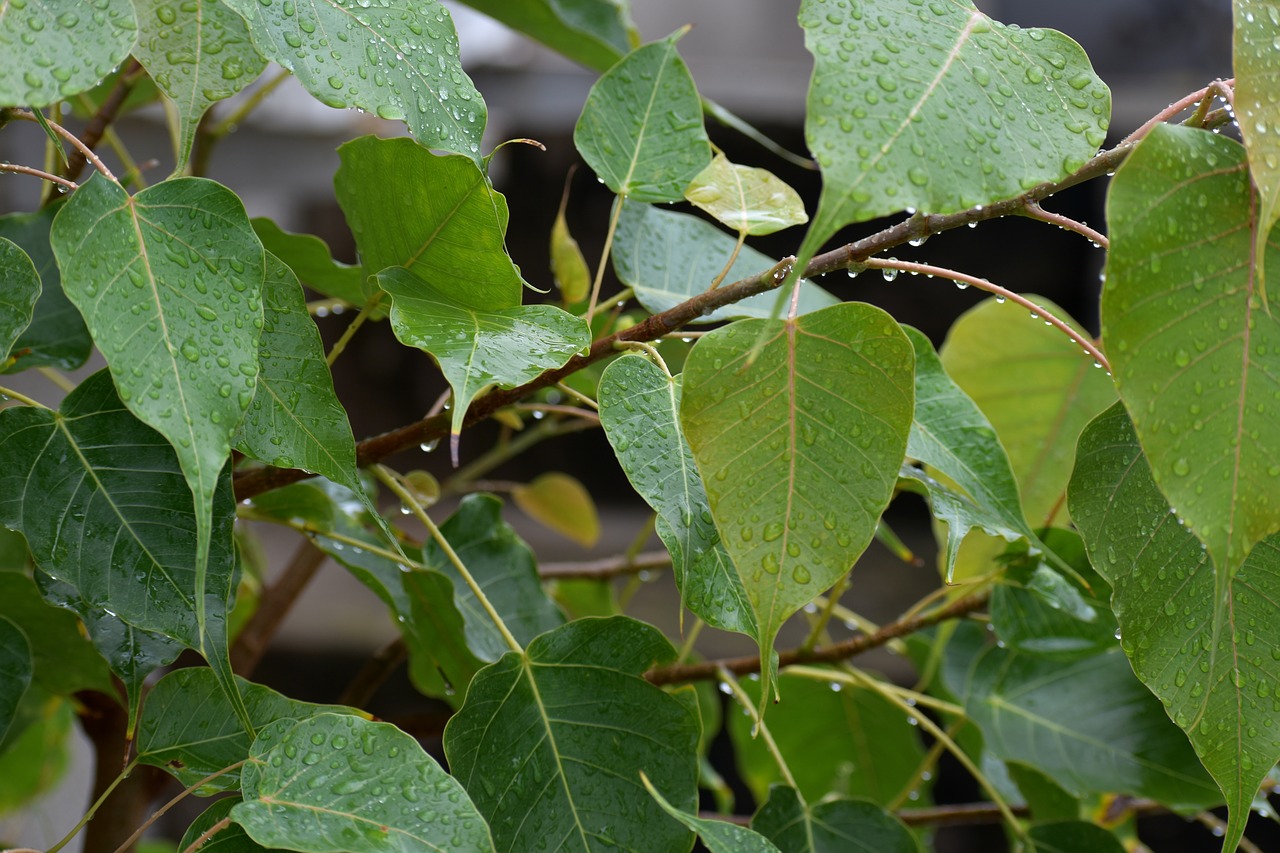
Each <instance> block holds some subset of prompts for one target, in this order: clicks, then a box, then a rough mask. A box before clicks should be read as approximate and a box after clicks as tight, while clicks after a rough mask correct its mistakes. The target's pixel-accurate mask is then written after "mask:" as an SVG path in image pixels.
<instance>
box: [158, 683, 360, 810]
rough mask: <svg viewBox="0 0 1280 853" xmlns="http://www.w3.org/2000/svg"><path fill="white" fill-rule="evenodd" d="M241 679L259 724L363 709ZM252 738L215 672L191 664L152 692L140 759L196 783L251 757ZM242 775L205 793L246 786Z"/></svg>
mask: <svg viewBox="0 0 1280 853" xmlns="http://www.w3.org/2000/svg"><path fill="white" fill-rule="evenodd" d="M236 681H237V682H238V684H239V686H240V695H241V696H242V697H243V699H244V703H245V707H246V708H248V709H249V717H250V719H251V720H252V721H253V724H254V727H255V728H259V729H261V728H263V727H265V726H268V725H270V724H272V723H274V722H277V721H279V720H294V721H296V720H303V719H307V718H308V717H313V716H315V715H316V714H321V713H325V712H330V711H332V712H335V713H343V714H354V713H357V712H356V711H353V710H352V709H350V708H344V707H342V706H340V705H313V704H312V703H310V702H299V701H297V700H296V699H289V698H288V697H286V696H282V695H281V694H279V693H277V692H276V691H274V690H272V689H270V688H269V687H263V686H262V685H261V684H254V683H252V682H249V681H245V680H244V679H243V678H237V679H236ZM252 740H253V738H252V737H251V736H250V735H249V734H248V733H246V732H245V730H244V727H243V726H241V725H240V721H239V720H238V719H236V715H235V713H234V711H233V710H232V708H231V705H230V703H228V701H227V699H226V697H225V696H224V695H223V693H222V690H221V688H220V687H219V684H218V681H217V679H216V678H215V677H214V676H213V674H212V673H211V672H210V671H209V670H208V669H205V668H204V667H186V668H184V669H177V670H174V671H173V672H171V673H169V674H168V675H166V676H165V677H164V678H162V679H160V680H159V681H158V682H156V685H155V687H153V688H152V689H151V691H150V692H149V693H148V694H147V701H146V704H145V705H144V706H143V708H142V716H141V718H140V719H139V721H138V761H139V763H141V764H149V765H151V766H153V767H161V768H164V769H165V770H167V771H168V772H169V773H171V774H172V775H173V776H174V777H175V778H177V780H178V781H179V782H181V783H182V784H183V785H194V784H195V783H196V782H199V781H200V780H201V779H204V778H205V777H206V776H208V775H210V774H211V773H214V772H215V771H218V770H222V769H223V768H225V767H229V766H230V765H232V764H235V763H236V762H237V761H242V760H244V759H245V758H247V757H248V756H249V749H250V743H251V742H252ZM240 779H241V771H238V770H232V771H229V772H227V773H224V774H222V775H221V776H218V777H216V778H214V779H210V780H209V782H208V783H207V784H205V785H204V786H203V787H202V788H201V789H200V791H199V793H201V794H205V795H208V794H212V793H215V792H218V791H234V790H236V789H237V788H239V787H240Z"/></svg>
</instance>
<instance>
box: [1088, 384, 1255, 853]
mask: <svg viewBox="0 0 1280 853" xmlns="http://www.w3.org/2000/svg"><path fill="white" fill-rule="evenodd" d="M1070 501H1071V511H1072V515H1073V516H1074V517H1075V519H1076V524H1077V525H1078V526H1079V527H1080V532H1081V534H1082V536H1083V537H1084V541H1085V544H1086V545H1087V546H1088V549H1089V555H1090V557H1092V559H1093V564H1094V565H1095V566H1096V567H1097V569H1098V571H1099V573H1101V574H1102V575H1103V576H1104V577H1105V578H1106V579H1107V581H1108V582H1110V583H1111V585H1112V587H1113V590H1114V591H1113V592H1112V596H1111V604H1112V607H1113V608H1114V609H1115V613H1116V618H1117V620H1118V621H1119V623H1120V629H1121V632H1122V634H1121V636H1122V637H1123V646H1124V650H1125V653H1126V654H1128V655H1129V658H1130V661H1131V662H1132V664H1133V669H1134V671H1135V672H1136V673H1137V674H1138V677H1139V678H1140V679H1142V681H1143V683H1145V684H1146V685H1147V687H1149V688H1150V689H1151V692H1153V693H1155V694H1156V696H1157V697H1159V699H1160V701H1161V702H1163V703H1164V706H1165V710H1166V711H1167V712H1168V714H1169V716H1170V717H1171V718H1172V719H1173V721H1174V722H1175V723H1177V724H1178V726H1179V727H1181V728H1182V729H1183V731H1185V732H1186V733H1187V736H1188V737H1189V738H1190V739H1191V745H1192V746H1194V747H1195V750H1196V753H1197V754H1198V755H1199V756H1200V759H1201V761H1203V762H1204V765H1205V767H1207V768H1208V770H1209V772H1210V774H1211V775H1212V776H1213V778H1214V780H1215V781H1217V783H1218V785H1219V786H1220V787H1221V788H1222V791H1223V793H1224V794H1225V795H1226V798H1227V805H1228V806H1229V807H1230V809H1231V815H1230V824H1231V826H1230V832H1229V834H1230V835H1232V836H1233V838H1234V839H1238V838H1239V834H1238V833H1239V831H1241V830H1243V828H1244V823H1245V821H1246V820H1247V818H1248V816H1249V808H1250V803H1251V802H1252V800H1253V795H1254V793H1255V792H1256V791H1257V790H1258V785H1259V784H1260V783H1261V781H1262V778H1263V776H1264V775H1265V774H1266V773H1267V772H1268V771H1269V770H1270V768H1271V767H1272V766H1273V765H1274V764H1275V763H1276V760H1277V758H1280V737H1277V736H1276V735H1275V734H1274V727H1273V726H1272V725H1271V724H1272V722H1273V720H1274V719H1275V700H1274V698H1272V697H1273V696H1274V695H1276V694H1277V693H1280V682H1278V681H1277V678H1276V668H1275V656H1276V651H1275V650H1276V649H1280V607H1277V604H1276V602H1277V600H1278V599H1280V536H1272V537H1269V538H1267V539H1264V540H1263V541H1262V542H1260V543H1258V544H1257V545H1256V546H1255V547H1254V549H1253V550H1252V551H1251V552H1250V553H1249V557H1248V559H1246V560H1245V562H1244V565H1243V566H1241V567H1240V570H1239V571H1238V572H1236V573H1235V574H1234V576H1233V577H1232V578H1231V580H1230V581H1229V583H1228V584H1227V587H1226V594H1227V602H1226V606H1225V607H1216V606H1215V596H1214V590H1215V580H1214V578H1215V575H1217V574H1219V573H1221V571H1222V570H1221V569H1220V568H1216V567H1215V565H1214V563H1213V561H1212V559H1211V558H1210V555H1209V554H1208V553H1207V552H1206V551H1205V549H1204V546H1203V545H1201V543H1200V542H1199V541H1198V540H1197V539H1196V537H1195V535H1194V534H1193V533H1192V532H1191V531H1190V530H1188V529H1187V528H1186V527H1184V526H1183V525H1181V524H1179V523H1178V519H1177V517H1176V516H1174V515H1173V514H1172V513H1171V512H1170V508H1169V502H1168V500H1167V499H1166V498H1165V497H1164V495H1162V494H1161V493H1160V490H1159V488H1158V487H1157V486H1156V482H1155V479H1154V478H1153V477H1152V474H1151V466H1150V465H1149V464H1148V463H1147V460H1146V459H1145V458H1144V456H1143V453H1142V448H1141V447H1140V446H1139V444H1138V439H1137V436H1136V435H1135V433H1134V428H1133V424H1132V423H1131V422H1130V420H1129V417H1128V415H1126V414H1125V411H1124V409H1123V408H1122V407H1121V406H1120V405H1119V404H1117V405H1115V406H1112V407H1111V408H1110V409H1108V410H1107V411H1106V412H1104V413H1103V414H1102V415H1099V416H1098V418H1096V419H1095V420H1094V421H1093V423H1091V424H1090V425H1089V428H1088V429H1087V430H1085V433H1084V435H1083V436H1081V437H1080V452H1079V457H1078V459H1077V461H1076V470H1075V474H1074V475H1073V476H1072V478H1071V492H1070ZM1268 648H1270V649H1271V650H1272V652H1271V653H1270V654H1267V653H1265V652H1263V651H1259V650H1260V649H1268ZM1232 843H1233V844H1234V841H1233V842H1232ZM1227 849H1230V848H1229V847H1228V848H1227Z"/></svg>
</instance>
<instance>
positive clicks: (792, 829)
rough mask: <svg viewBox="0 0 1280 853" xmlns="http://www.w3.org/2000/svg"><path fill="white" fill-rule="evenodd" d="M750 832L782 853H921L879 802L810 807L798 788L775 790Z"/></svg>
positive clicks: (840, 802)
mask: <svg viewBox="0 0 1280 853" xmlns="http://www.w3.org/2000/svg"><path fill="white" fill-rule="evenodd" d="M751 828H752V829H754V830H755V831H756V832H758V833H760V834H761V835H763V836H765V837H766V838H768V839H769V840H770V841H772V842H773V843H774V844H776V845H778V849H780V850H796V851H804V853H919V850H920V846H919V845H918V844H917V843H916V840H915V838H913V837H912V835H911V832H910V830H908V829H907V828H906V827H905V826H903V825H902V823H901V822H900V821H899V820H898V819H897V818H895V817H894V816H893V815H891V814H889V813H888V812H886V811H885V810H884V809H882V808H881V807H880V806H877V805H876V804H875V803H869V802H866V801H865V800H844V799H836V800H826V801H824V802H821V803H818V804H817V805H810V804H809V803H806V802H805V801H804V800H802V799H800V796H799V794H797V793H796V790H795V789H794V788H788V787H786V786H784V785H774V786H773V787H772V788H771V789H770V790H769V800H768V802H766V803H765V804H764V805H763V806H761V807H760V810H759V811H758V812H756V815H755V817H754V818H752V819H751Z"/></svg>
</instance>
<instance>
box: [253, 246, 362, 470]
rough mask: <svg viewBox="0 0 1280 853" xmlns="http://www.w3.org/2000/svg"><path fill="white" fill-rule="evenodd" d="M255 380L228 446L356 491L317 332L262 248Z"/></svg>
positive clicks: (352, 447)
mask: <svg viewBox="0 0 1280 853" xmlns="http://www.w3.org/2000/svg"><path fill="white" fill-rule="evenodd" d="M262 301H263V315H262V317H263V325H262V331H263V335H262V339H261V343H260V345H259V351H258V357H259V360H260V367H259V372H258V387H257V390H256V391H255V392H254V395H253V403H252V404H251V405H250V406H249V410H248V411H247V412H246V413H245V416H244V422H243V423H241V424H240V432H239V434H238V435H237V436H236V442H235V446H236V449H237V450H239V451H240V452H241V453H244V454H245V455H246V456H251V457H253V458H254V459H260V460H262V461H263V462H266V463H267V464H268V465H275V466H276V467H278V468H303V469H305V470H307V471H312V472H314V473H317V474H320V475H321V476H323V477H327V478H329V479H330V480H333V481H334V482H335V483H339V484H341V485H344V486H346V487H347V488H349V489H351V490H353V491H358V490H359V489H360V488H361V486H360V480H359V478H358V476H357V475H356V444H355V439H354V438H352V436H351V424H350V423H349V422H348V421H347V412H346V409H344V408H343V407H342V403H340V402H339V401H338V398H337V395H336V394H334V391H333V377H332V376H331V375H330V374H329V366H328V365H327V364H325V359H324V344H322V343H321V342H320V332H319V331H318V330H317V329H316V324H315V323H313V322H312V321H311V318H310V317H309V316H308V315H307V305H306V299H305V297H304V296H303V294H302V287H301V286H300V285H299V284H298V279H297V277H296V276H295V275H294V274H293V271H292V270H290V269H289V268H288V267H287V266H285V265H284V264H283V263H281V262H280V260H279V259H278V258H276V257H275V256H273V255H267V275H266V280H265V281H264V282H263V288H262Z"/></svg>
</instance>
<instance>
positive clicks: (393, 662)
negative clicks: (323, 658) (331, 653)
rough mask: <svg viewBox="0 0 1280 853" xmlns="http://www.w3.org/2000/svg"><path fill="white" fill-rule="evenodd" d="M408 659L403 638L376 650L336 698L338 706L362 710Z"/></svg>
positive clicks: (406, 647) (407, 651)
mask: <svg viewBox="0 0 1280 853" xmlns="http://www.w3.org/2000/svg"><path fill="white" fill-rule="evenodd" d="M408 657H409V647H408V646H407V645H406V644H405V641H404V637H403V636H400V637H396V638H395V639H394V640H392V641H391V642H389V643H387V644H386V645H385V646H383V647H382V648H380V649H378V650H377V651H376V652H374V653H373V655H372V656H371V657H370V658H369V659H368V660H367V661H365V662H364V666H362V667H360V671H359V672H357V673H356V677H355V678H353V679H351V683H350V684H348V685H347V688H346V689H345V690H343V691H342V695H341V696H339V697H338V704H339V705H349V706H351V707H352V708H363V707H364V706H365V705H367V704H368V703H369V700H370V699H372V698H373V694H375V693H377V692H378V688H379V687H381V686H382V685H383V683H384V682H385V681H386V680H387V679H388V678H390V677H391V673H393V672H395V671H396V669H397V668H398V667H399V666H400V664H402V663H404V662H405V659H406V658H408Z"/></svg>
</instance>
